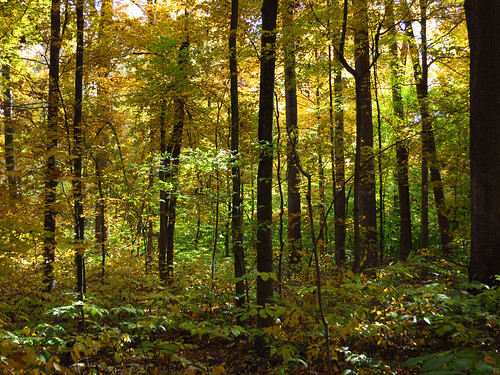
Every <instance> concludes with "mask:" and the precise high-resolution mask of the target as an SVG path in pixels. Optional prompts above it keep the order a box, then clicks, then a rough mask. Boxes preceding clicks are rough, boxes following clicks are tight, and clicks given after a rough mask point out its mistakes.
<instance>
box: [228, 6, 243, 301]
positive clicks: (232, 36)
mask: <svg viewBox="0 0 500 375" xmlns="http://www.w3.org/2000/svg"><path fill="white" fill-rule="evenodd" d="M238 19H239V4H238V0H231V24H230V28H229V73H230V75H231V156H232V166H231V175H232V185H233V186H232V191H231V194H232V204H231V207H232V211H231V231H232V249H233V256H234V276H235V277H236V278H237V279H239V280H238V281H237V282H236V306H238V307H242V306H243V304H244V302H245V296H244V295H245V281H244V280H243V279H241V278H242V277H243V275H244V274H245V253H244V249H243V210H242V197H241V174H240V172H241V171H240V165H239V162H240V161H239V147H240V146H239V143H240V111H239V103H238V60H237V54H236V52H237V50H236V46H237V43H236V41H237V38H236V37H237V34H238Z"/></svg>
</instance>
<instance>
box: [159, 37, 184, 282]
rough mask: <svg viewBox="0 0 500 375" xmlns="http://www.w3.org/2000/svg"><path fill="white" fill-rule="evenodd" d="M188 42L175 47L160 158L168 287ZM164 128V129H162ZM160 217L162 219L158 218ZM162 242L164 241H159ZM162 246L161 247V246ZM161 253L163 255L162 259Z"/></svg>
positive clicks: (163, 274)
mask: <svg viewBox="0 0 500 375" xmlns="http://www.w3.org/2000/svg"><path fill="white" fill-rule="evenodd" d="M188 52H189V42H188V41H187V40H185V41H183V42H182V43H181V45H180V47H179V55H178V60H177V65H178V69H179V72H180V78H179V82H177V89H176V93H175V97H174V100H173V106H174V121H175V122H174V127H173V129H172V134H171V136H170V139H169V142H168V144H167V145H166V148H165V153H164V155H163V163H162V164H163V165H162V167H163V173H165V175H164V179H165V181H171V182H172V185H173V187H172V188H171V189H169V190H164V191H163V193H161V192H160V194H163V196H162V197H163V198H162V197H160V199H163V200H164V201H165V205H164V207H163V209H164V211H163V212H162V207H160V231H161V233H160V242H161V245H160V247H159V250H160V259H159V272H160V280H161V281H163V282H164V283H166V284H167V285H170V284H172V283H173V279H174V232H175V220H176V205H177V186H176V184H177V180H178V177H179V156H180V154H181V147H182V133H183V131H184V122H185V118H184V117H185V116H184V100H185V99H184V96H185V85H186V80H187V77H186V69H187V64H188ZM163 128H164V126H163ZM162 214H163V217H164V219H163V220H162V219H161V216H162ZM163 241H165V242H163ZM163 246H164V247H163ZM162 252H163V253H164V254H165V256H166V260H165V258H163V259H162Z"/></svg>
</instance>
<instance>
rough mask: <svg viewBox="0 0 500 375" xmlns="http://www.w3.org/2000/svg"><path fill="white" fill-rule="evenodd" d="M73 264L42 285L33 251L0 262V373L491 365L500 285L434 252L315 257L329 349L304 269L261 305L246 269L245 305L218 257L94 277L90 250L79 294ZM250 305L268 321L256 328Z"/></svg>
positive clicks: (131, 266)
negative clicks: (469, 275) (360, 263)
mask: <svg viewBox="0 0 500 375" xmlns="http://www.w3.org/2000/svg"><path fill="white" fill-rule="evenodd" d="M71 261H72V259H71V256H67V258H63V257H61V259H59V266H58V267H57V274H56V278H57V280H58V283H57V284H56V287H55V289H54V291H53V293H51V294H50V295H47V294H46V293H43V292H42V288H41V275H40V272H33V271H32V270H33V267H34V265H35V264H33V262H32V260H31V262H28V261H27V260H26V259H23V258H18V259H16V260H15V262H14V263H12V264H11V266H10V268H9V270H4V275H3V277H2V279H1V281H0V296H1V297H0V374H64V373H68V374H137V375H139V374H213V375H220V374H328V358H330V364H331V372H332V373H333V374H346V375H349V374H360V375H362V374H430V375H439V374H500V290H499V289H498V288H487V287H485V286H482V285H478V284H471V283H469V282H467V279H466V274H465V270H466V269H465V267H464V266H463V265H460V264H459V263H451V262H448V261H445V260H443V259H441V258H439V257H436V256H430V255H425V256H424V255H420V256H418V257H416V258H414V259H413V260H411V261H408V262H403V263H391V264H390V265H387V266H385V267H383V268H380V269H377V270H372V272H370V274H354V273H352V272H351V271H349V270H348V269H344V268H340V267H336V266H334V265H331V261H330V259H329V257H328V256H323V257H322V270H323V274H322V279H323V296H322V297H323V302H324V305H325V315H326V320H327V321H328V326H329V337H330V345H329V346H330V353H329V355H328V352H327V348H326V345H325V331H324V325H323V323H322V319H321V316H320V312H319V310H318V307H317V297H318V296H317V292H316V287H315V286H314V280H315V275H314V273H313V271H312V269H308V268H304V269H302V270H295V271H294V272H293V273H291V274H292V277H290V278H288V279H287V280H286V282H284V283H283V284H282V287H281V295H280V296H278V295H279V292H280V291H279V290H278V289H277V290H276V303H275V304H274V306H268V307H266V309H264V310H260V309H257V306H255V304H253V302H252V301H254V300H255V297H254V294H253V293H254V288H255V285H254V280H255V276H256V273H255V272H250V274H249V275H250V276H249V277H248V278H247V279H246V280H247V283H248V286H249V291H250V292H249V301H250V302H249V303H248V304H247V305H246V306H245V308H243V309H240V310H238V309H236V308H235V307H234V305H233V301H234V294H233V292H232V289H233V288H232V283H233V282H234V280H233V278H232V277H231V276H230V275H231V274H232V270H231V264H232V261H231V259H228V258H222V259H220V260H218V264H216V265H214V268H213V270H214V271H216V272H212V267H211V263H210V257H209V256H206V255H203V253H201V252H200V253H196V254H195V253H190V254H189V255H186V254H184V256H179V259H178V263H177V264H176V272H177V273H176V282H175V285H174V286H172V287H169V288H165V287H162V286H161V285H160V284H159V283H158V282H157V281H156V279H157V276H156V275H154V274H149V275H147V274H146V273H145V267H144V258H143V257H138V256H135V255H130V254H129V253H128V255H126V256H118V255H115V256H114V257H111V258H110V259H109V261H108V265H107V268H106V274H105V276H104V277H101V276H100V273H101V271H100V269H99V263H98V258H97V256H96V258H95V259H94V260H93V259H92V257H89V258H88V265H87V293H86V298H85V300H84V301H83V302H81V301H78V300H77V299H76V296H75V294H74V293H73V292H71V291H72V290H74V285H75V280H74V277H73V275H72V273H73V272H74V270H73V266H72V262H71ZM257 314H263V315H271V316H272V317H273V319H274V322H275V325H274V326H273V327H270V328H268V329H266V330H265V331H264V332H263V331H261V330H258V329H256V328H254V327H255V321H256V316H257ZM237 317H238V320H237V319H236V318H237ZM238 322H239V323H238ZM256 338H258V340H257V342H263V341H265V342H267V346H266V347H259V348H257V347H256V344H255V342H256Z"/></svg>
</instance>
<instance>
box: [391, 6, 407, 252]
mask: <svg viewBox="0 0 500 375" xmlns="http://www.w3.org/2000/svg"><path fill="white" fill-rule="evenodd" d="M386 6H387V25H388V28H389V31H390V36H391V37H392V41H391V44H390V47H389V51H390V53H391V57H390V62H389V64H390V68H391V88H392V108H393V110H394V114H395V115H396V119H395V121H396V122H397V127H396V129H397V130H396V146H395V148H396V164H397V166H396V178H397V182H398V198H399V258H400V259H401V260H406V259H407V258H408V255H409V254H410V252H411V250H412V247H413V245H412V228H411V210H410V184H409V182H408V156H409V150H408V142H407V140H406V139H405V136H406V133H405V131H404V127H403V124H404V107H403V98H402V93H401V66H400V65H401V64H400V62H399V61H400V59H399V56H398V43H397V40H396V36H397V32H396V26H397V25H396V24H395V23H394V5H393V2H392V1H389V2H388V4H387V3H386Z"/></svg>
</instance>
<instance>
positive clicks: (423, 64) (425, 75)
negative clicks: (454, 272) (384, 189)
mask: <svg viewBox="0 0 500 375" xmlns="http://www.w3.org/2000/svg"><path fill="white" fill-rule="evenodd" d="M405 7H407V5H405ZM420 11H421V31H420V34H421V38H422V48H421V49H422V51H421V61H420V60H419V55H418V51H417V47H416V43H415V35H414V33H413V29H412V25H411V22H410V21H405V25H406V34H407V36H408V39H409V45H410V56H411V60H412V64H413V73H414V76H415V82H416V89H417V98H418V102H419V107H420V117H421V121H422V229H423V231H422V242H423V245H425V244H427V245H428V239H427V237H428V229H427V228H426V227H425V226H427V225H428V212H427V210H428V183H427V180H428V175H427V173H428V172H427V170H428V169H427V168H429V170H430V177H431V178H430V180H431V183H432V188H433V192H434V201H435V203H436V211H437V214H438V223H439V232H440V235H441V245H442V248H443V254H444V255H446V256H449V255H450V254H451V251H452V238H451V234H450V231H449V223H448V216H447V215H448V212H447V208H446V201H445V198H444V190H443V183H442V179H441V173H440V171H439V162H438V158H437V152H436V142H435V139H434V132H433V129H432V118H431V116H430V113H429V85H428V81H429V64H428V62H427V48H428V46H427V0H421V1H420Z"/></svg>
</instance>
